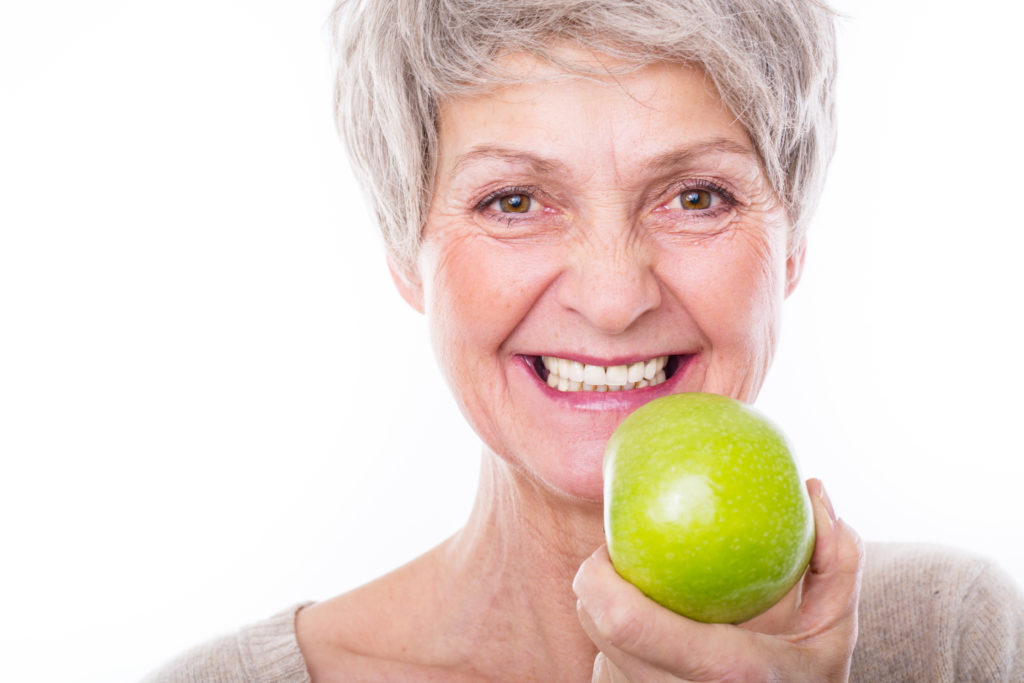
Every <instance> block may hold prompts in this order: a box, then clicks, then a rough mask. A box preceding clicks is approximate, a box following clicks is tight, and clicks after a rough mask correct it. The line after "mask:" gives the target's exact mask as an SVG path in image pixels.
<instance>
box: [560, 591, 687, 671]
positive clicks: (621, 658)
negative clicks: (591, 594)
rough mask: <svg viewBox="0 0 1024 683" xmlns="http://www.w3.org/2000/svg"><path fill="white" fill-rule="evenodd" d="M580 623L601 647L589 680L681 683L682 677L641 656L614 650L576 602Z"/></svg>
mask: <svg viewBox="0 0 1024 683" xmlns="http://www.w3.org/2000/svg"><path fill="white" fill-rule="evenodd" d="M577 611H578V613H579V618H580V624H581V625H582V626H583V630H584V631H586V632H587V635H588V636H590V639H591V640H593V641H594V644H595V645H597V647H598V648H599V649H600V650H601V651H600V652H599V653H598V655H597V657H595V658H594V673H593V677H592V678H591V683H627V682H629V681H643V683H659V682H660V681H665V682H666V683H668V682H670V681H671V683H685V681H683V679H680V678H678V677H677V676H675V675H673V674H671V673H669V672H668V671H665V670H664V669H659V668H657V667H655V666H653V665H651V664H649V663H648V662H645V661H644V660H642V659H639V658H637V657H634V656H633V655H630V654H627V653H626V652H624V651H622V650H620V649H618V648H617V647H615V646H614V645H612V644H611V643H609V642H608V641H607V640H605V639H604V637H603V636H602V635H601V634H600V633H599V632H598V629H597V626H596V625H595V624H594V621H593V619H591V618H590V616H589V615H588V614H587V612H586V610H583V609H582V608H581V607H579V604H577Z"/></svg>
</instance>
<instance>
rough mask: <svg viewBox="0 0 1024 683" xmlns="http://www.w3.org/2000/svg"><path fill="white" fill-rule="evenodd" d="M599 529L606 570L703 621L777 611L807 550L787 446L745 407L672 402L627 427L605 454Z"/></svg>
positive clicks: (804, 509)
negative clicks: (602, 530)
mask: <svg viewBox="0 0 1024 683" xmlns="http://www.w3.org/2000/svg"><path fill="white" fill-rule="evenodd" d="M604 505H605V507H604V526H605V536H606V539H607V542H608V553H609V555H610V556H611V559H612V564H613V565H614V567H615V569H616V571H617V572H618V573H619V575H621V576H622V577H623V578H624V579H626V580H627V581H629V582H630V583H632V584H634V585H635V586H637V587H638V588H639V589H640V590H641V591H643V592H644V593H645V594H646V595H647V596H648V597H650V598H651V599H653V600H654V601H656V602H658V603H660V604H661V605H664V606H665V607H668V608H669V609H671V610H673V611H674V612H677V613H679V614H682V615H683V616H686V617H689V618H690V619H695V620H697V621H703V622H714V623H733V624H735V623H739V622H742V621H746V620H747V619H751V618H753V617H755V616H757V615H758V614H760V613H762V612H764V611H765V610H767V609H768V608H769V607H771V606H772V605H774V604H775V603H776V602H778V601H779V600H780V599H781V598H782V597H783V596H784V595H785V594H786V593H787V592H788V591H789V590H790V589H791V588H792V587H793V585H794V584H795V583H796V582H797V581H798V580H799V579H800V577H801V575H802V574H803V572H804V569H806V567H807V564H808V562H809V561H810V558H811V551H812V550H813V549H814V515H813V511H812V509H811V502H810V498H809V496H808V495H807V490H806V489H805V487H804V484H803V481H802V480H801V478H800V474H799V472H798V471H797V467H796V463H795V462H794V460H793V456H792V455H791V453H790V449H789V446H788V445H787V442H786V438H785V437H784V436H783V434H782V433H781V432H780V431H779V430H778V428H776V427H775V426H774V425H773V424H772V423H771V422H769V421H768V420H767V419H766V418H764V417H763V416H761V415H760V414H758V413H757V412H756V411H754V410H753V409H752V408H751V407H749V406H748V405H746V404H744V403H741V402H739V401H736V400H734V399H731V398H728V397H726V396H719V395H717V394H701V393H692V394H674V395H672V396H665V397H663V398H659V399H656V400H654V401H651V402H650V403H647V404H645V405H644V406H642V407H641V408H639V409H638V410H636V411H634V412H633V413H632V414H630V415H629V416H627V417H626V419H625V420H623V422H622V423H621V424H620V425H619V427H618V429H616V430H615V432H614V433H613V434H612V437H611V439H610V440H609V441H608V445H607V448H606V450H605V456H604Z"/></svg>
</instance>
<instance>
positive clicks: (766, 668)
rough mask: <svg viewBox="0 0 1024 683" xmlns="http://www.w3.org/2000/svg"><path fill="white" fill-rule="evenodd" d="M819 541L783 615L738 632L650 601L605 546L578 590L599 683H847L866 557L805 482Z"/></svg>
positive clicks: (815, 485) (777, 609) (584, 571)
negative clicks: (622, 573)
mask: <svg viewBox="0 0 1024 683" xmlns="http://www.w3.org/2000/svg"><path fill="white" fill-rule="evenodd" d="M807 490H808V492H809V493H810V496H811V502H812V505H813V508H814V523H815V531H816V533H817V538H816V541H815V545H814V553H813V555H812V556H811V563H810V566H809V567H808V569H807V571H806V572H805V574H804V576H803V578H802V579H801V580H800V582H798V583H797V585H796V586H795V587H794V588H793V590H791V591H790V592H789V594H787V595H786V597H784V598H783V599H782V600H781V601H780V602H779V603H778V604H777V605H775V606H774V607H772V608H771V609H769V610H768V611H767V612H765V613H764V614H761V615H760V616H758V617H756V618H754V619H752V620H750V621H748V622H745V623H743V624H740V625H738V626H732V625H729V624H703V623H699V622H696V621H692V620H690V619H687V618H685V617H682V616H679V615H678V614H676V613H675V612H672V611H670V610H668V609H666V608H664V607H662V606H661V605H658V604H657V603H655V602H654V601H652V600H650V599H649V598H647V597H646V596H645V595H644V594H643V593H641V592H640V590H639V589H637V588H636V587H635V586H633V585H632V584H630V583H629V582H627V581H626V580H625V579H623V578H622V577H620V576H619V575H618V574H617V573H616V572H615V568H614V567H612V564H611V561H610V559H609V557H608V550H607V548H606V547H605V546H601V547H600V548H598V550H597V551H596V552H595V553H594V554H593V555H591V556H590V558H588V559H587V561H586V562H584V563H583V565H582V566H581V567H580V569H579V572H577V574H576V579H575V581H574V582H573V589H574V590H575V591H576V596H577V598H578V601H577V603H576V605H577V612H578V613H579V618H580V622H581V623H582V625H583V628H584V630H586V632H587V635H588V636H590V639H591V640H592V641H594V644H595V645H597V647H598V649H599V650H600V652H599V653H598V655H597V658H596V659H595V661H594V673H593V679H592V680H593V681H595V682H596V681H601V682H602V683H611V682H617V681H634V682H638V681H678V680H682V681H816V682H820V681H846V680H847V678H848V677H849V674H850V658H851V656H852V655H853V647H854V645H855V644H856V642H857V599H858V596H859V593H860V576H861V568H862V565H863V558H864V549H863V545H862V544H861V540H860V537H859V536H858V535H857V532H855V531H854V530H853V529H851V528H850V527H849V526H847V525H846V524H844V523H843V522H842V521H841V520H838V519H837V518H836V517H835V513H834V512H833V510H832V505H831V503H829V501H828V497H827V495H826V494H825V490H824V488H823V487H822V484H821V482H820V481H818V480H817V479H811V480H809V481H808V482H807Z"/></svg>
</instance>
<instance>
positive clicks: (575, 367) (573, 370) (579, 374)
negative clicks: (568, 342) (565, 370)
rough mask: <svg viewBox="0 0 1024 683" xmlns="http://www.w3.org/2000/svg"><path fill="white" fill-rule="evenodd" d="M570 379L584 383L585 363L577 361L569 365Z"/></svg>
mask: <svg viewBox="0 0 1024 683" xmlns="http://www.w3.org/2000/svg"><path fill="white" fill-rule="evenodd" d="M569 379H571V380H572V381H573V382H582V381H583V363H580V362H579V361H576V360H574V361H571V362H570V363H569Z"/></svg>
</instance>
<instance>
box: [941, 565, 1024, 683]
mask: <svg viewBox="0 0 1024 683" xmlns="http://www.w3.org/2000/svg"><path fill="white" fill-rule="evenodd" d="M962 604H963V610H962V612H961V615H962V616H961V622H960V628H959V629H958V631H959V634H960V640H959V651H958V653H957V654H958V656H957V676H956V680H958V681H1006V682H1008V683H1011V682H1012V683H1021V682H1024V594H1022V593H1021V590H1020V587H1019V586H1017V585H1016V584H1015V583H1014V582H1013V580H1012V579H1011V578H1010V577H1009V576H1008V575H1007V574H1006V573H1005V572H1003V571H1002V570H1001V569H999V568H998V567H996V566H994V565H992V564H988V563H986V564H985V566H984V567H983V568H982V570H981V572H980V573H979V574H978V576H977V578H976V579H975V580H974V581H973V582H972V583H971V585H970V586H969V588H968V589H967V591H966V592H965V594H964V599H963V603H962Z"/></svg>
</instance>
